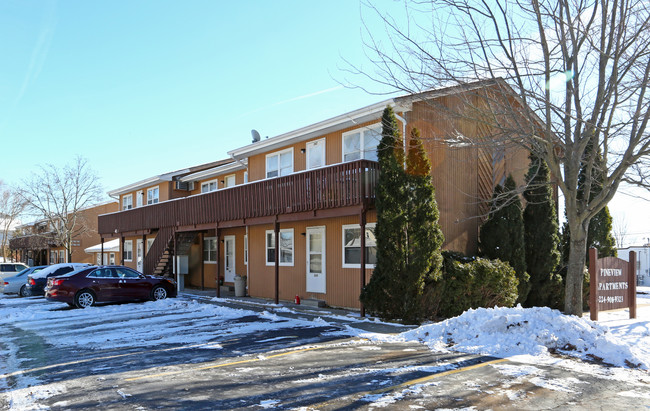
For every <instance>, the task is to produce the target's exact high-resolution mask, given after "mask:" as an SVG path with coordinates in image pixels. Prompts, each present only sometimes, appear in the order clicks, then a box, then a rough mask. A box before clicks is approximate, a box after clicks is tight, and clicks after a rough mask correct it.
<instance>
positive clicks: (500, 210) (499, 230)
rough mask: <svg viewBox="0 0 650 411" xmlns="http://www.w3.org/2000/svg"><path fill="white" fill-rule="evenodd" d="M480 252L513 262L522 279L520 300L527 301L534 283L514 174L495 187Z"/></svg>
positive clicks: (480, 237)
mask: <svg viewBox="0 0 650 411" xmlns="http://www.w3.org/2000/svg"><path fill="white" fill-rule="evenodd" d="M479 253H480V254H481V255H482V256H485V257H487V258H490V259H499V260H501V261H504V262H507V263H508V264H510V266H511V267H512V268H513V269H514V270H515V273H516V274H517V280H519V287H518V292H519V297H518V299H517V302H519V303H523V302H525V301H526V298H527V297H528V291H529V290H530V282H529V276H528V273H526V251H525V248H524V221H523V217H522V212H521V200H520V199H519V195H518V194H517V184H516V183H515V180H514V178H512V175H509V176H508V178H507V179H506V181H505V184H504V185H503V186H501V185H497V186H496V187H495V188H494V195H493V197H492V207H491V211H490V216H489V217H488V220H487V221H486V222H485V223H484V224H483V225H482V226H481V231H480V233H479Z"/></svg>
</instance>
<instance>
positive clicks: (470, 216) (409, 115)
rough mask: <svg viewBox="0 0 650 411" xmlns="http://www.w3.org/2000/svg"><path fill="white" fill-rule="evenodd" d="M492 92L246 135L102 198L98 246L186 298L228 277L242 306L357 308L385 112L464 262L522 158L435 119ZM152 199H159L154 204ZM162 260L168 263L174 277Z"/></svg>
mask: <svg viewBox="0 0 650 411" xmlns="http://www.w3.org/2000/svg"><path fill="white" fill-rule="evenodd" d="M496 85H497V84H496V83H494V82H479V83H475V84H473V85H470V86H468V87H451V88H447V89H441V90H434V91H431V92H427V93H422V94H418V95H409V96H404V97H399V98H392V99H388V100H384V101H381V102H379V103H377V104H373V105H371V106H368V107H364V108H361V109H358V110H355V111H352V112H348V113H345V114H342V115H340V116H337V117H334V118H330V119H326V120H323V121H321V122H318V123H315V124H311V125H309V126H306V127H303V128H300V129H298V130H293V131H289V132H287V133H284V134H281V135H278V136H275V137H271V138H267V139H263V140H262V139H259V138H258V136H259V135H257V136H256V137H254V141H253V142H252V143H251V144H249V145H246V146H244V147H239V148H234V149H233V150H231V151H229V153H228V154H229V156H230V158H229V159H227V160H223V161H220V162H217V164H215V165H213V166H212V167H208V166H200V167H198V168H197V169H194V170H189V169H188V170H180V171H178V172H174V173H169V174H167V175H164V178H163V176H156V177H152V178H151V179H148V180H144V181H141V182H138V183H134V184H130V185H128V186H125V187H122V188H119V189H116V190H113V191H111V192H110V194H111V195H112V196H114V197H115V198H118V199H119V203H120V205H121V210H120V211H119V212H116V213H111V214H108V215H103V216H100V217H99V233H100V235H101V237H102V241H105V240H109V239H114V238H119V239H120V242H121V244H122V247H121V249H122V250H123V253H122V256H121V257H122V262H123V264H125V265H128V266H131V267H133V268H136V269H139V270H141V271H143V272H144V273H146V274H152V273H155V274H166V275H178V276H179V278H181V279H182V280H183V283H184V284H185V286H193V287H202V288H215V289H216V290H215V293H216V294H217V295H218V294H219V290H220V287H219V286H218V285H221V284H226V285H229V284H232V283H233V281H234V279H235V276H236V275H239V276H246V279H247V287H248V293H249V295H251V296H255V297H264V298H274V299H276V300H293V299H294V297H295V296H299V297H300V298H301V299H305V298H313V299H318V300H324V301H325V302H326V303H327V304H329V305H331V306H342V307H352V308H353V307H359V306H360V305H359V300H358V297H359V293H360V289H361V285H362V284H363V283H365V282H367V281H368V280H369V278H370V276H371V275H372V270H373V268H374V263H375V256H376V245H375V237H374V231H373V228H374V225H375V222H376V212H375V209H374V196H375V185H376V181H377V176H378V172H379V170H378V164H377V151H376V148H377V144H378V143H379V140H380V138H381V124H380V123H381V115H382V112H383V110H384V109H385V107H386V106H388V105H390V106H392V107H393V109H394V110H395V112H396V113H397V115H398V121H399V122H400V126H401V127H402V132H403V135H405V136H408V135H410V131H411V129H412V128H414V127H417V128H418V129H419V130H420V132H421V135H422V137H423V141H424V146H425V149H426V151H427V153H428V155H429V158H430V160H431V164H432V170H431V178H432V181H433V184H434V186H435V188H436V199H437V202H438V208H439V210H440V224H441V227H442V230H443V233H444V235H445V243H444V247H445V248H446V249H449V250H455V251H460V252H464V253H474V252H475V251H476V248H477V241H478V230H479V226H480V224H481V222H482V220H481V218H480V216H481V215H484V213H485V200H488V199H489V198H490V197H491V195H492V190H493V187H494V186H495V184H498V183H501V182H503V180H504V179H505V177H506V176H507V175H508V174H509V173H512V174H513V175H514V176H515V178H516V179H517V180H518V181H522V180H523V176H524V174H525V172H526V170H527V168H528V158H527V155H528V153H527V152H526V151H525V150H521V149H515V148H512V147H507V148H506V147H497V146H494V145H489V144H486V145H484V146H483V147H478V146H476V145H469V144H459V143H458V136H459V135H462V136H465V137H469V138H472V139H474V140H476V139H480V138H481V137H482V136H481V127H480V125H479V124H476V123H475V122H473V121H470V120H463V119H458V118H454V119H450V117H449V116H448V115H447V114H446V113H447V112H448V111H447V110H441V108H444V107H447V108H450V109H451V108H453V107H455V106H458V105H459V102H461V100H462V98H463V97H464V94H467V93H470V92H471V91H472V90H476V89H482V88H486V87H488V88H489V87H494V86H496ZM450 136H451V137H450ZM452 137H453V138H452ZM181 188H182V189H183V190H181ZM163 191H167V192H168V193H169V194H167V196H166V197H163V196H162V195H161V193H162V192H163ZM134 198H135V200H134ZM140 198H141V200H140ZM362 250H363V251H362ZM172 256H176V259H177V260H178V262H179V263H178V264H177V266H176V268H175V269H174V267H172V265H173V264H172V261H173V258H172Z"/></svg>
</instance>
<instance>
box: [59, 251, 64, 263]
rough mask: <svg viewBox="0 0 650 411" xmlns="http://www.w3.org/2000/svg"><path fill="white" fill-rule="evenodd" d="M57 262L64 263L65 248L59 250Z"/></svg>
mask: <svg viewBox="0 0 650 411" xmlns="http://www.w3.org/2000/svg"><path fill="white" fill-rule="evenodd" d="M59 262H60V263H65V250H59Z"/></svg>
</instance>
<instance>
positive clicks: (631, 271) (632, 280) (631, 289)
mask: <svg viewBox="0 0 650 411" xmlns="http://www.w3.org/2000/svg"><path fill="white" fill-rule="evenodd" d="M629 260H630V262H629V263H628V264H629V267H628V269H627V272H628V277H627V281H628V287H627V290H628V298H629V299H630V318H636V252H635V251H630V258H629Z"/></svg>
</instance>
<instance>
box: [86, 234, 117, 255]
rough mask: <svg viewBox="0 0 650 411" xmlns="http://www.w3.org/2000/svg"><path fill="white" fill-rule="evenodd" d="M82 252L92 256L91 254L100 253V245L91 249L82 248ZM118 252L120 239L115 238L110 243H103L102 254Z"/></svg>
mask: <svg viewBox="0 0 650 411" xmlns="http://www.w3.org/2000/svg"><path fill="white" fill-rule="evenodd" d="M84 251H85V252H86V253H87V254H92V253H101V252H102V245H101V243H100V244H97V245H94V246H92V247H88V248H84ZM117 251H120V239H119V238H116V239H114V240H111V241H106V242H105V243H104V252H111V253H112V252H117Z"/></svg>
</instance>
